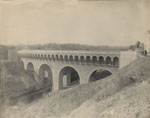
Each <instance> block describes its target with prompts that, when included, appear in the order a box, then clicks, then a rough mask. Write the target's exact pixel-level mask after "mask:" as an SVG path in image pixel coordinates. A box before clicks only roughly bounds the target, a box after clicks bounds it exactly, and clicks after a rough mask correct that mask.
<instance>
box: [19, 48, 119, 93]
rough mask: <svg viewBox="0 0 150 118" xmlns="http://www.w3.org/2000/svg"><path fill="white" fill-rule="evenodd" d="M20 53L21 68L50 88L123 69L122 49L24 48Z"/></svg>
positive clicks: (73, 83) (61, 86)
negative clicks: (62, 49)
mask: <svg viewBox="0 0 150 118" xmlns="http://www.w3.org/2000/svg"><path fill="white" fill-rule="evenodd" d="M18 54H19V56H20V59H21V64H22V68H23V69H25V70H26V71H27V73H28V74H29V75H30V76H31V77H32V78H33V79H35V80H36V81H37V82H43V84H45V86H49V87H50V90H57V89H63V88H65V87H68V86H72V85H75V84H84V83H88V82H91V81H95V80H97V79H98V77H99V78H104V77H106V76H107V75H110V74H112V73H114V72H116V71H117V70H118V69H119V68H120V52H98V51H95V52H90V51H48V50H22V51H19V52H18ZM100 73H101V74H100ZM36 76H39V77H36Z"/></svg>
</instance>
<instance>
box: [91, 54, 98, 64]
mask: <svg viewBox="0 0 150 118" xmlns="http://www.w3.org/2000/svg"><path fill="white" fill-rule="evenodd" d="M92 63H93V65H96V64H97V57H96V56H93V57H92Z"/></svg>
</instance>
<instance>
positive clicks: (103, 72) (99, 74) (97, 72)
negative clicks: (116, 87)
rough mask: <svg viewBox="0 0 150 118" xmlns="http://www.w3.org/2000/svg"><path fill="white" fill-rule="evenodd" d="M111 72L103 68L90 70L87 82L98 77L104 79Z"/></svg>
mask: <svg viewBox="0 0 150 118" xmlns="http://www.w3.org/2000/svg"><path fill="white" fill-rule="evenodd" d="M111 74H112V72H111V71H109V70H105V69H96V70H94V71H92V73H91V74H90V77H89V82H93V81H97V80H100V79H104V78H106V77H108V76H110V75H111Z"/></svg>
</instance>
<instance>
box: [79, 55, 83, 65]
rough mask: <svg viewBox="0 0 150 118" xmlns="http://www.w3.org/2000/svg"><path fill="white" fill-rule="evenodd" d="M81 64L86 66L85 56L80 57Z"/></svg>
mask: <svg viewBox="0 0 150 118" xmlns="http://www.w3.org/2000/svg"><path fill="white" fill-rule="evenodd" d="M80 61H81V64H84V56H81V57H80Z"/></svg>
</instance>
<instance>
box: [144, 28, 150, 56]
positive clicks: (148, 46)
mask: <svg viewBox="0 0 150 118" xmlns="http://www.w3.org/2000/svg"><path fill="white" fill-rule="evenodd" d="M146 34H147V37H146V39H145V41H144V49H145V51H147V53H148V54H150V30H148V31H147V33H146Z"/></svg>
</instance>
